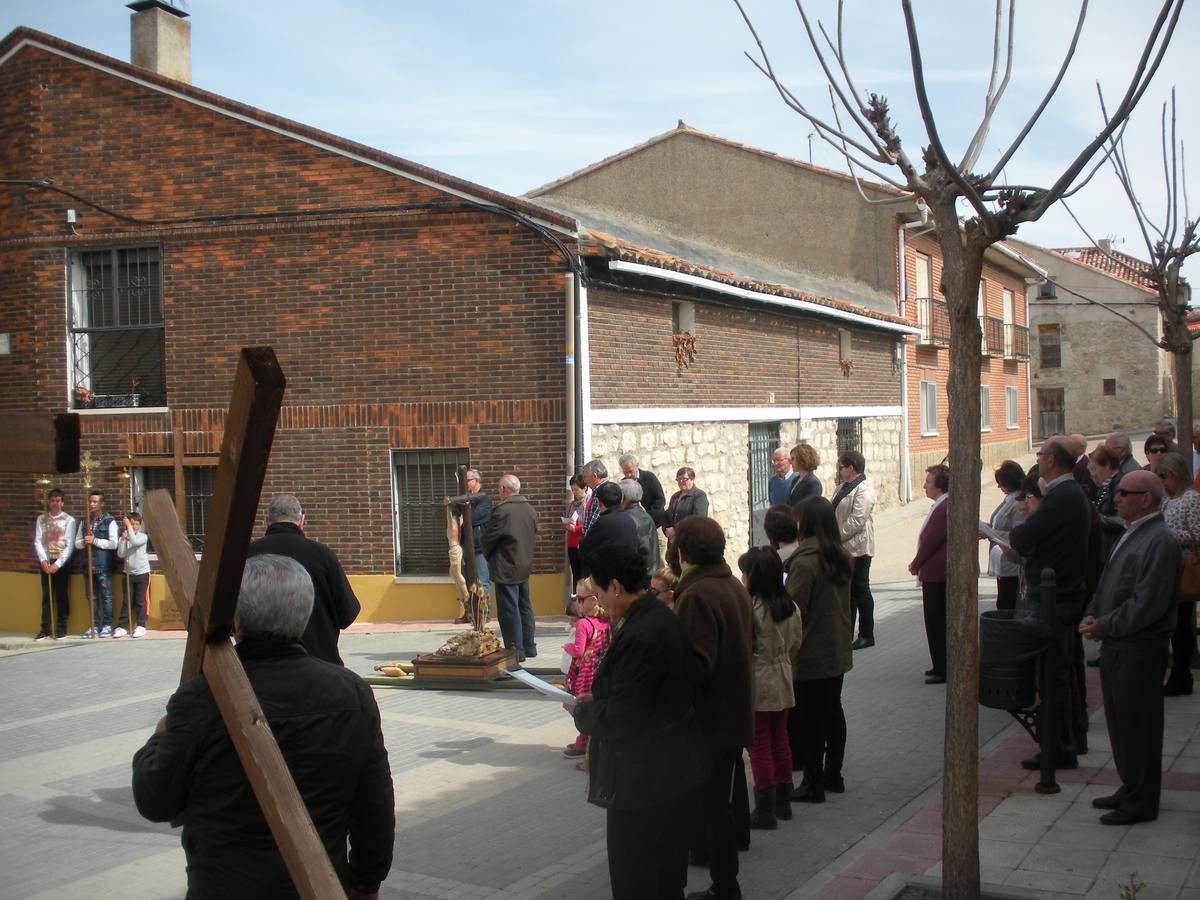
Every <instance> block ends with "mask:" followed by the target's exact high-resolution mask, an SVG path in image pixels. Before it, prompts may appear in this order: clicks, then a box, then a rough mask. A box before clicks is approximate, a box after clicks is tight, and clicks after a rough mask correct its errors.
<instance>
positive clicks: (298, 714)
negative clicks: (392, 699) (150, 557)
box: [133, 554, 396, 900]
mask: <svg viewBox="0 0 1200 900" xmlns="http://www.w3.org/2000/svg"><path fill="white" fill-rule="evenodd" d="M312 606H313V583H312V579H311V578H310V577H309V575H308V573H307V572H306V571H305V570H304V567H303V566H302V565H300V563H298V562H296V561H295V560H293V559H289V558H287V557H284V556H276V555H274V554H264V555H261V556H256V557H253V558H251V559H248V560H247V561H246V569H245V571H244V573H243V574H242V585H241V590H240V592H239V593H238V604H237V610H236V612H235V614H234V628H235V630H236V633H237V655H238V658H239V659H240V660H241V662H242V665H243V666H244V667H245V669H246V677H247V678H248V679H249V680H250V684H251V686H252V687H253V688H254V693H255V696H256V697H257V698H258V701H259V703H260V704H261V706H262V708H263V711H264V712H265V713H266V716H267V721H268V723H269V724H270V726H271V731H272V733H273V734H274V735H275V740H276V742H277V743H278V744H279V749H280V751H281V752H282V754H283V758H284V760H285V761H286V762H287V765H288V768H289V769H290V770H291V772H292V776H293V777H294V778H295V780H296V787H297V789H298V790H299V791H300V795H301V797H303V799H304V805H305V806H306V807H307V808H308V812H309V815H310V816H311V817H312V821H313V825H315V826H316V829H317V833H318V834H319V835H320V836H321V841H322V843H324V845H325V850H326V852H328V854H329V859H330V861H331V862H332V863H333V868H334V870H335V871H336V872H337V874H338V877H339V878H340V879H341V881H342V885H343V887H344V888H345V889H346V890H347V891H348V893H349V895H350V897H351V900H355V898H369V897H375V896H377V895H378V892H379V884H380V882H382V881H383V879H384V878H386V877H387V874H388V870H389V869H390V868H391V865H392V844H393V841H394V840H395V829H396V818H395V808H394V800H393V796H392V775H391V769H390V767H389V765H388V756H387V749H386V748H385V747H384V743H383V732H382V729H381V727H380V721H379V707H378V706H377V705H376V703H375V697H374V695H373V694H372V692H371V688H370V686H369V685H367V684H366V682H364V681H363V680H362V679H361V678H359V677H358V676H357V675H355V674H354V673H353V672H350V671H348V670H346V669H343V668H341V667H340V666H333V665H330V664H329V663H326V662H323V661H321V660H318V659H314V658H313V657H311V656H309V655H308V653H306V652H305V650H304V647H303V646H301V644H300V635H301V633H302V632H303V631H304V629H305V624H306V623H307V622H308V621H309V617H310V614H311V612H312ZM133 799H134V802H135V803H136V804H137V808H138V812H140V813H141V814H142V815H143V816H145V817H146V818H147V819H149V820H150V821H152V822H172V823H174V824H177V825H180V824H181V825H183V834H182V835H181V841H182V843H183V849H184V855H185V857H186V859H187V879H188V896H189V897H220V896H225V897H277V896H289V895H292V896H294V894H295V889H294V887H293V886H292V880H291V878H290V876H289V875H288V871H287V867H286V866H285V864H284V861H283V857H282V856H281V855H280V853H279V849H278V848H277V846H276V844H275V840H274V838H272V836H271V831H270V829H269V827H268V826H267V823H266V820H265V819H264V818H263V814H262V811H261V809H260V808H259V805H258V801H257V800H256V799H255V796H254V791H253V790H252V789H251V787H250V782H249V780H248V779H247V777H246V773H245V770H244V769H243V767H242V764H241V761H240V760H239V759H238V756H237V752H236V751H235V749H234V746H233V742H232V740H231V739H230V737H229V731H228V729H227V728H226V727H225V723H224V722H223V721H222V719H221V713H220V710H219V709H218V708H217V703H216V700H215V699H214V698H213V694H212V689H211V688H210V687H209V684H208V680H207V679H206V678H205V677H204V676H203V675H200V676H198V677H196V678H193V679H192V680H191V681H188V682H186V683H184V684H183V685H181V686H180V688H179V690H177V691H176V692H175V693H174V695H173V696H172V697H171V699H170V700H169V701H168V702H167V714H166V715H165V716H163V717H162V718H161V719H160V720H159V722H158V727H157V729H155V732H154V734H153V735H151V737H150V739H149V740H148V741H146V744H145V746H143V747H142V748H141V749H140V750H138V752H137V753H136V754H134V757H133ZM347 841H348V842H349V854H347Z"/></svg>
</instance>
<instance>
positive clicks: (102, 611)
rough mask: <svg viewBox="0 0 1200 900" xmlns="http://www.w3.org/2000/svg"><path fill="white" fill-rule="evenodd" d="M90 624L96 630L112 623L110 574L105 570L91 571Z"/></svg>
mask: <svg viewBox="0 0 1200 900" xmlns="http://www.w3.org/2000/svg"><path fill="white" fill-rule="evenodd" d="M92 624H93V625H95V626H96V630H97V631H99V630H100V629H101V628H103V627H105V626H111V625H112V576H111V575H109V574H108V573H107V572H93V573H92Z"/></svg>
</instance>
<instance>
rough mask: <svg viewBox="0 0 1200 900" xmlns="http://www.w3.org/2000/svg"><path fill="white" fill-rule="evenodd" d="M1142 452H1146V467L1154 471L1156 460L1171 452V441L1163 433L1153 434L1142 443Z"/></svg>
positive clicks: (1149, 470)
mask: <svg viewBox="0 0 1200 900" xmlns="http://www.w3.org/2000/svg"><path fill="white" fill-rule="evenodd" d="M1142 452H1143V453H1144V454H1146V465H1145V469H1146V470H1147V471H1148V472H1153V471H1154V462H1155V460H1157V459H1159V458H1160V457H1161V456H1162V455H1163V454H1164V453H1170V452H1171V442H1170V441H1169V440H1167V438H1166V437H1164V436H1163V435H1161V434H1152V435H1150V436H1149V437H1148V438H1146V442H1145V443H1144V444H1142Z"/></svg>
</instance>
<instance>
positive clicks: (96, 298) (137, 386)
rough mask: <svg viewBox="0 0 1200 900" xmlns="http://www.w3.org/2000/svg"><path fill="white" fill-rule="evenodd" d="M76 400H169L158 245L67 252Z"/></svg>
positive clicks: (109, 403)
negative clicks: (69, 253)
mask: <svg viewBox="0 0 1200 900" xmlns="http://www.w3.org/2000/svg"><path fill="white" fill-rule="evenodd" d="M69 284H70V291H71V303H70V318H69V332H70V347H71V382H72V383H71V387H72V408H74V409H101V408H124V407H133V406H165V405H166V402H167V391H166V374H165V365H164V355H163V301H162V267H161V264H160V258H159V250H158V248H157V247H135V248H122V249H110V250H90V251H87V252H83V253H73V254H71V256H70V257H69Z"/></svg>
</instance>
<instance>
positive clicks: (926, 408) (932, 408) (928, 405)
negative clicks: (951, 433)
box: [921, 381, 937, 434]
mask: <svg viewBox="0 0 1200 900" xmlns="http://www.w3.org/2000/svg"><path fill="white" fill-rule="evenodd" d="M921 434H937V384H936V383H935V382H932V381H922V382H921Z"/></svg>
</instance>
